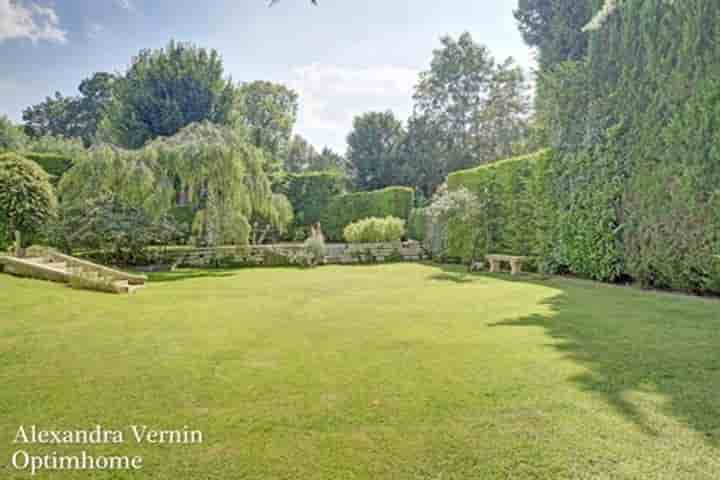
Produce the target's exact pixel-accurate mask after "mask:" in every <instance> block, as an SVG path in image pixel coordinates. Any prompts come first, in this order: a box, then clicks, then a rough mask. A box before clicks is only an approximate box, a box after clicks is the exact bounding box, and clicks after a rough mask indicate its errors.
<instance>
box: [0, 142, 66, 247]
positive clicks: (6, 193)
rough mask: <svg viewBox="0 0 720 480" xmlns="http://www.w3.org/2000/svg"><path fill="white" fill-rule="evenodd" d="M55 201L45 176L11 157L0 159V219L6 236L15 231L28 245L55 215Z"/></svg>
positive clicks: (8, 154) (14, 156)
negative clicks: (20, 234)
mask: <svg viewBox="0 0 720 480" xmlns="http://www.w3.org/2000/svg"><path fill="white" fill-rule="evenodd" d="M56 208H57V199H56V198H55V192H54V191H53V188H52V185H50V178H49V177H48V174H47V173H45V172H44V171H43V169H42V168H40V166H39V165H38V164H36V163H35V162H32V161H30V160H27V159H25V158H23V157H21V156H19V155H16V154H14V153H7V154H4V155H0V219H2V222H0V223H4V224H5V225H6V226H7V227H6V231H7V234H6V236H12V235H13V233H14V232H15V231H16V230H18V231H20V232H21V233H22V235H23V243H28V242H30V241H32V239H33V236H35V235H37V234H39V233H41V232H42V231H43V229H44V227H45V226H46V225H47V223H48V222H49V221H50V220H51V219H52V218H53V216H54V215H55V210H56Z"/></svg>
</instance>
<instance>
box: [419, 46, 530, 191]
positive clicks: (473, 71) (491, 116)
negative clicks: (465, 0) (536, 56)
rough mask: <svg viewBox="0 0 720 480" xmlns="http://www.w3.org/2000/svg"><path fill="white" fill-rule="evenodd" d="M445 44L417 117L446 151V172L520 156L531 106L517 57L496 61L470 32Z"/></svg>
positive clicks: (423, 84)
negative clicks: (520, 146)
mask: <svg viewBox="0 0 720 480" xmlns="http://www.w3.org/2000/svg"><path fill="white" fill-rule="evenodd" d="M441 43H442V46H441V48H439V49H436V50H435V51H433V58H432V62H431V65H430V69H429V70H427V71H424V72H422V73H421V74H420V80H419V82H418V84H417V86H416V87H415V94H414V97H413V98H414V100H415V113H416V115H417V116H419V117H422V119H423V122H425V123H426V124H427V125H426V126H425V130H426V131H427V133H428V134H429V135H427V134H426V135H425V137H426V138H429V139H432V140H433V142H434V143H435V144H436V146H437V149H438V150H439V151H440V152H442V154H441V156H440V158H441V160H442V161H443V162H444V163H445V166H446V168H447V170H446V171H449V172H452V171H456V170H459V169H462V168H469V167H474V166H477V165H481V164H485V163H488V162H491V161H494V160H498V159H501V158H507V157H509V156H511V155H513V154H515V153H516V150H515V145H516V144H517V143H518V142H520V141H521V140H522V138H523V136H524V135H525V131H526V129H527V113H528V110H529V97H528V93H527V85H526V81H525V77H524V74H523V72H522V69H521V68H520V67H519V66H517V65H516V64H515V62H514V60H512V58H508V59H507V60H505V61H502V62H496V61H495V59H494V58H493V56H492V55H491V53H490V51H489V50H488V49H487V47H485V46H483V45H481V44H479V43H477V42H475V41H474V40H473V38H472V36H471V35H470V34H469V33H468V32H465V33H463V34H461V35H460V37H458V38H457V39H455V38H453V37H450V36H446V37H443V38H442V39H441ZM427 126H429V127H431V128H429V129H428V128H427ZM426 193H430V194H431V193H432V192H426Z"/></svg>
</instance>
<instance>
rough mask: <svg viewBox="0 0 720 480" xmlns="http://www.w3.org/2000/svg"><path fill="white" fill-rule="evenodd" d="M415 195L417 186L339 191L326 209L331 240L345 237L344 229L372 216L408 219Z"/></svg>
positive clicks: (325, 227) (325, 222) (324, 215)
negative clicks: (340, 193)
mask: <svg viewBox="0 0 720 480" xmlns="http://www.w3.org/2000/svg"><path fill="white" fill-rule="evenodd" d="M414 197H415V192H414V190H413V189H412V188H408V187H388V188H384V189H382V190H375V191H372V192H358V193H349V194H346V195H339V196H337V197H335V198H333V199H332V200H331V201H330V203H329V205H327V208H325V209H324V211H323V213H322V216H321V222H322V227H323V232H324V233H325V235H326V237H327V238H328V239H329V240H331V241H341V240H342V238H343V229H344V228H345V227H346V226H347V225H349V224H351V223H353V222H355V221H357V220H362V219H364V218H369V217H379V218H384V217H397V218H400V219H403V220H407V219H408V218H409V217H410V211H411V210H412V207H413V203H414Z"/></svg>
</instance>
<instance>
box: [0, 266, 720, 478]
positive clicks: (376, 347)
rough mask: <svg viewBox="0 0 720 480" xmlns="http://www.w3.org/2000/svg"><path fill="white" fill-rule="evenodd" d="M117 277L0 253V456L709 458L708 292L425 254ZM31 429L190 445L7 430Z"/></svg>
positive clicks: (423, 474) (163, 473) (412, 471)
mask: <svg viewBox="0 0 720 480" xmlns="http://www.w3.org/2000/svg"><path fill="white" fill-rule="evenodd" d="M154 280H155V281H153V282H152V283H151V284H150V286H149V287H148V288H146V289H145V290H143V291H140V292H139V293H138V294H136V295H134V296H113V295H107V294H101V293H95V292H89V291H77V290H72V289H70V288H67V287H64V286H62V285H56V284H50V283H45V282H41V281H33V280H26V279H18V278H13V277H10V276H7V275H0V478H3V479H4V478H11V479H14V478H28V474H27V473H21V472H17V471H15V470H14V469H12V468H11V467H10V457H11V455H12V454H13V452H15V451H16V450H18V448H24V449H26V450H28V451H29V452H30V453H32V454H44V453H49V452H57V453H58V454H64V455H67V454H77V453H79V452H80V451H81V450H86V451H87V452H88V453H89V454H91V455H141V456H143V458H144V468H143V470H141V471H140V472H139V473H134V474H131V473H128V472H112V473H110V472H56V471H55V472H45V473H41V474H38V475H36V477H35V478H81V479H84V478H133V479H134V478H152V479H173V480H175V479H304V480H305V479H442V480H447V479H505V478H513V479H526V478H528V479H529V478H533V479H561V478H573V479H590V478H592V479H673V480H677V479H715V478H720V302H718V301H716V300H703V299H698V298H691V297H683V296H679V295H668V294H658V293H648V292H642V291H639V290H634V289H627V288H619V287H613V286H606V285H600V284H596V283H591V282H584V281H576V280H566V279H554V280H546V281H538V280H533V279H532V278H530V277H526V278H521V279H517V280H511V279H510V277H508V276H503V275H498V276H489V275H467V274H465V273H464V272H463V270H462V269H460V268H453V267H436V266H429V265H409V264H404V265H403V264H399V265H385V266H368V267H323V268H318V269H313V270H296V269H261V270H239V271H180V272H174V273H170V274H164V275H157V276H156V277H155V278H154ZM32 424H35V425H37V426H39V427H41V428H45V429H78V428H86V429H87V428H92V427H94V426H95V425H96V424H99V425H102V426H103V427H105V428H106V429H123V430H125V431H127V428H128V427H129V425H133V424H139V425H148V426H149V427H151V428H156V429H182V428H183V427H184V426H188V427H189V428H191V429H197V430H200V431H202V433H203V435H204V442H203V443H202V444H199V445H198V444H196V445H168V444H166V445H149V444H140V445H138V444H136V443H134V441H132V439H131V438H130V435H129V433H128V434H127V437H128V438H126V441H127V443H126V444H124V445H100V446H99V445H85V446H83V445H29V446H28V445H21V446H18V445H13V444H12V440H13V438H14V437H15V434H16V431H17V429H18V427H19V426H20V425H25V426H29V425H32Z"/></svg>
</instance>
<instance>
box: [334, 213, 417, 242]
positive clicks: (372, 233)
mask: <svg viewBox="0 0 720 480" xmlns="http://www.w3.org/2000/svg"><path fill="white" fill-rule="evenodd" d="M403 235H405V220H402V219H400V218H395V217H385V218H375V217H371V218H366V219H364V220H360V221H358V222H355V223H351V224H350V225H348V226H347V227H345V230H344V231H343V236H344V237H345V240H346V241H347V242H348V243H378V242H394V241H398V240H400V239H402V237H403Z"/></svg>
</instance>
